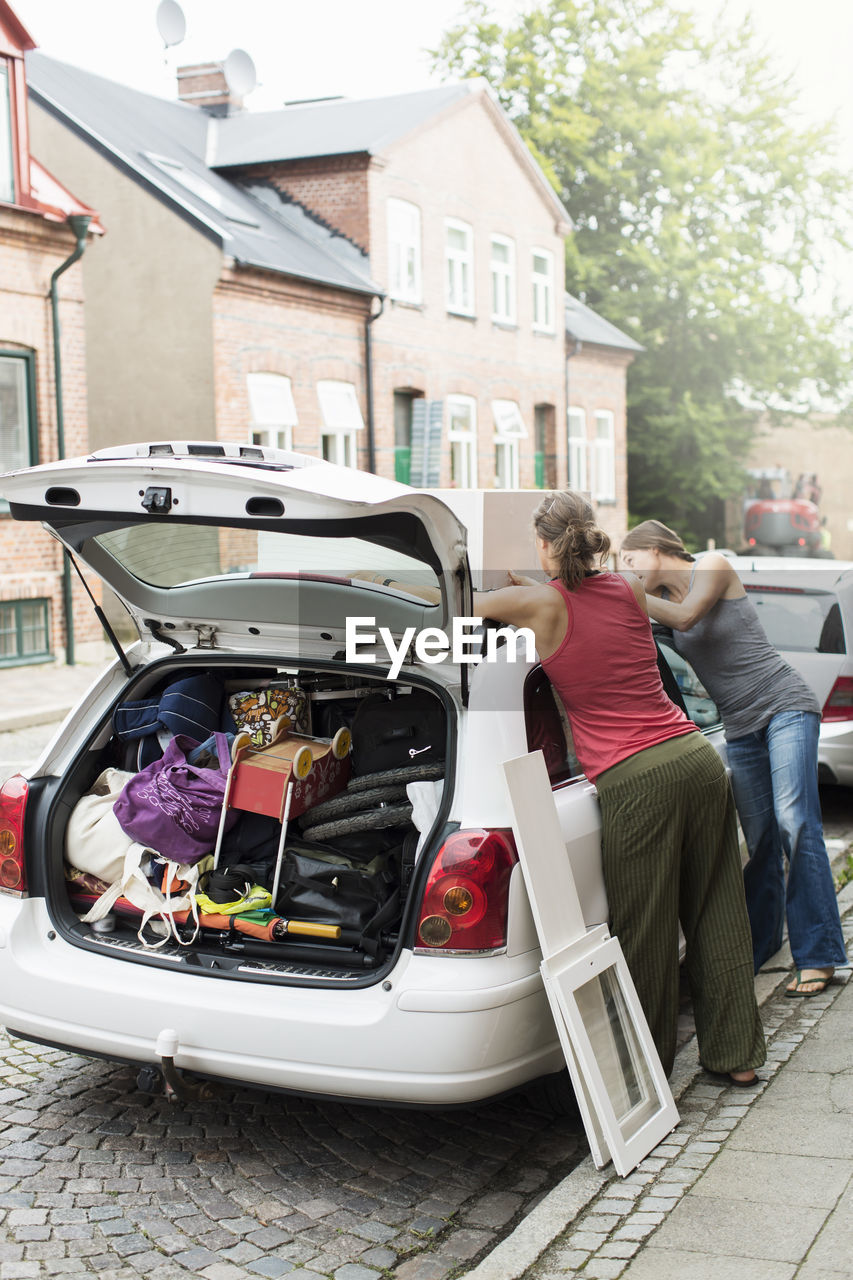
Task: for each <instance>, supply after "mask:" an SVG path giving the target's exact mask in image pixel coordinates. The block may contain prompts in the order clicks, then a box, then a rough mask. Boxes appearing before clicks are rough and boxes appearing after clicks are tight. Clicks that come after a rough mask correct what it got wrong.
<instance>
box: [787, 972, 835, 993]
mask: <svg viewBox="0 0 853 1280" xmlns="http://www.w3.org/2000/svg"><path fill="white" fill-rule="evenodd" d="M834 977H835V971H834V970H833V972H832V973H830V974H827V975H826V976H825V977H824V976H818V977H816V978H804V977H803V970H802V969H798V970H797V972H796V975H795V977H794V985H793V986H792V987H786V988H785V995H786V996H787V997H788V999H789V1000H796V999H798V998H800V997H802V998H803V999H808V998H809V997H810V996H822V995H823V993H824V991H826V988H827V987H828V986H829V984H830V983H831V982H832V979H833V978H834ZM803 987H814V988H815V990H814V991H804V990H803Z"/></svg>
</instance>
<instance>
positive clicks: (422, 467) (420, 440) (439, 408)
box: [409, 398, 444, 489]
mask: <svg viewBox="0 0 853 1280" xmlns="http://www.w3.org/2000/svg"><path fill="white" fill-rule="evenodd" d="M443 416H444V405H443V402H442V401H441V400H424V399H422V398H421V399H418V400H415V401H414V403H413V404H412V455H411V466H410V473H409V474H410V476H411V479H410V481H409V483H410V484H412V485H414V487H415V488H416V489H437V488H438V483H439V475H440V473H441V425H442V419H443Z"/></svg>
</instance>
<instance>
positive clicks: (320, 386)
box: [317, 379, 364, 431]
mask: <svg viewBox="0 0 853 1280" xmlns="http://www.w3.org/2000/svg"><path fill="white" fill-rule="evenodd" d="M317 395H318V397H319V400H320V412H321V414H322V415H323V427H324V429H325V430H326V431H362V430H363V429H364V419H363V418H362V416H361V406H360V405H359V403H358V396H357V395H356V392H355V387H354V386H353V384H352V383H351V382H335V381H332V380H331V379H329V380H326V381H323V382H318V383H317Z"/></svg>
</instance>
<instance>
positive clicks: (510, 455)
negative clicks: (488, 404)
mask: <svg viewBox="0 0 853 1280" xmlns="http://www.w3.org/2000/svg"><path fill="white" fill-rule="evenodd" d="M492 416H493V418H494V420H495V488H496V489H517V488H518V487H519V457H518V442H519V440H525V439H526V438H527V427H526V426H525V425H524V419H523V418H522V416H521V410H520V409H519V407H518V405H517V404H516V403H515V401H514V400H493V401H492Z"/></svg>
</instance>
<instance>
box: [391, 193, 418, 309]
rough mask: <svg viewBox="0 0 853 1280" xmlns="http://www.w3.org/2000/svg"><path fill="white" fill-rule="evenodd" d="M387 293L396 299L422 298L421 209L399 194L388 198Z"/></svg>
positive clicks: (412, 301)
mask: <svg viewBox="0 0 853 1280" xmlns="http://www.w3.org/2000/svg"><path fill="white" fill-rule="evenodd" d="M388 294H389V296H390V297H391V298H393V299H395V300H396V301H397V302H411V303H419V302H422V301H423V274H422V269H421V211H420V209H419V208H418V206H417V205H416V204H412V203H411V201H410V200H399V199H398V198H397V197H396V196H391V197H389V199H388Z"/></svg>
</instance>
